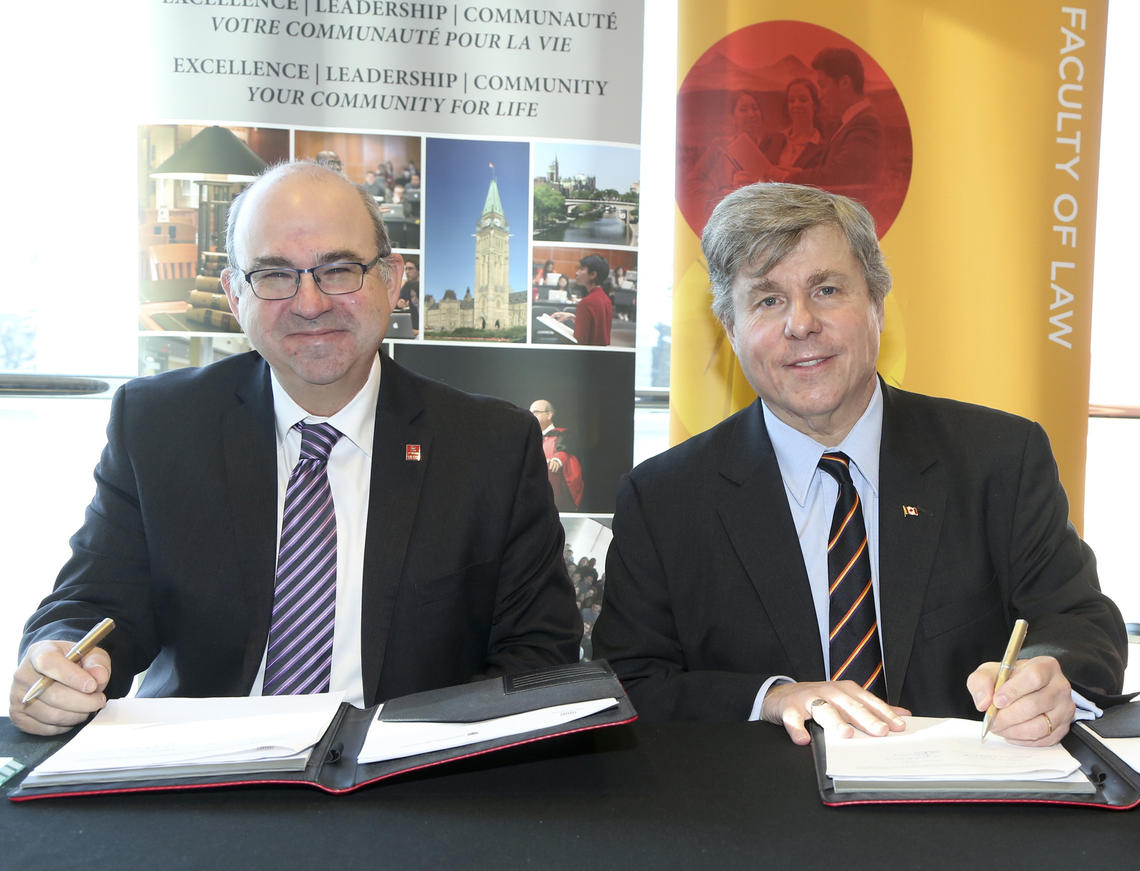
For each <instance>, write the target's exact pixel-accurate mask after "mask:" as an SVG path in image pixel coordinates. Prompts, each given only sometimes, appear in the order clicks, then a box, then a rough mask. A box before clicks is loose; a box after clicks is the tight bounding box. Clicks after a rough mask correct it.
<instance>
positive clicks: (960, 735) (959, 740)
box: [827, 717, 1095, 792]
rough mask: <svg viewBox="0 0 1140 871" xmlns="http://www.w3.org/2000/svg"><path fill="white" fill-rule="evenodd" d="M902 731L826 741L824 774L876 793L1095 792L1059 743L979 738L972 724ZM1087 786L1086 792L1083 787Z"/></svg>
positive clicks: (938, 722) (910, 725) (920, 722)
mask: <svg viewBox="0 0 1140 871" xmlns="http://www.w3.org/2000/svg"><path fill="white" fill-rule="evenodd" d="M903 719H905V720H906V724H907V726H906V730H905V731H902V732H891V733H890V734H888V735H887V736H886V737H881V738H878V737H873V736H871V735H866V734H864V733H862V732H856V733H855V736H854V737H852V738H847V739H844V738H838V737H836V738H834V739H830V740H827V775H828V776H829V777H831V778H832V779H833V780H834V781H835V784H836V791H840V786H841V784H842V785H843V787H844V788H847V789H850V788H853V787H852V784H854V785H855V787H857V788H858V789H866V790H875V789H876V788H877V786H876V785H877V784H884V785H885V784H893V785H902V786H901V788H905V785H906V784H907V783H913V784H914V786H915V787H916V788H917V787H930V786H931V785H934V786H936V787H937V788H939V789H955V788H960V789H985V788H986V785H987V784H993V785H994V788H1001V789H1013V788H1017V787H1018V786H1020V788H1023V789H1033V788H1035V786H1036V785H1039V784H1040V785H1042V786H1047V785H1050V784H1053V785H1062V786H1064V785H1071V786H1064V788H1063V789H1062V791H1070V792H1081V791H1088V792H1092V791H1095V790H1093V789H1092V787H1091V784H1089V782H1088V779H1087V778H1086V777H1085V776H1084V775H1083V774H1081V770H1080V763H1079V762H1078V761H1077V760H1076V759H1075V758H1074V757H1073V756H1072V754H1071V753H1069V751H1068V750H1066V749H1065V748H1064V747H1062V746H1061V745H1060V744H1055V745H1053V746H1051V747H1024V746H1020V745H1017V744H1011V743H1009V742H1008V741H1006V740H1005V739H1004V738H1002V737H1000V736H998V735H994V734H992V733H991V734H990V735H988V736H987V737H986V739H985V740H984V741H983V740H981V732H982V726H981V723H978V722H976V721H974V720H960V719H954V718H945V719H944V718H935V717H904V718H903ZM1086 784H1088V787H1087V789H1086V787H1085V785H1086Z"/></svg>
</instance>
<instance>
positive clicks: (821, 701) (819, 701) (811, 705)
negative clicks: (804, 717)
mask: <svg viewBox="0 0 1140 871" xmlns="http://www.w3.org/2000/svg"><path fill="white" fill-rule="evenodd" d="M826 704H827V699H812V700H811V701H810V702H808V707H809V708H815V707H818V706H819V705H826Z"/></svg>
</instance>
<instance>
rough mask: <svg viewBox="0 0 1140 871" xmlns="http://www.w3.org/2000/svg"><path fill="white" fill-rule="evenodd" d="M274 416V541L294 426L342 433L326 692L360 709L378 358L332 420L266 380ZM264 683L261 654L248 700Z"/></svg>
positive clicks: (293, 452) (296, 453) (297, 441)
mask: <svg viewBox="0 0 1140 871" xmlns="http://www.w3.org/2000/svg"><path fill="white" fill-rule="evenodd" d="M270 380H271V382H272V387H273V413H274V417H275V418H276V431H277V541H278V546H280V542H281V517H282V514H284V511H285V490H286V488H287V487H288V485H289V476H290V475H291V474H292V472H293V467H294V466H296V465H297V461H298V459H300V456H301V433H300V432H299V431H297V430H296V429H294V426H295V425H296V424H297V423H299V422H301V421H304V422H305V423H329V424H331V425H332V426H334V427H336V429H337V430H338V431H339V432H340V433H341V437H340V439H339V440H338V441H337V443H336V444H335V445H334V446H333V449H332V452H331V453H330V454H329V460H328V466H327V468H328V476H329V487H330V489H331V490H332V496H333V506H334V510H335V512H336V550H337V557H336V622H335V626H334V630H333V651H332V674H331V678H330V681H329V689H330V690H333V691H340V692H343V693H344V694H345V695H344V700H345V701H346V702H348V703H350V704H353V705H356V706H357V707H364V679H363V673H362V670H361V639H360V622H361V601H362V596H363V585H364V536H365V531H366V528H367V524H368V492H369V485H370V483H371V480H372V437H373V433H374V431H375V428H376V405H377V402H378V401H379V398H380V357H379V355H378V356H377V357H376V359H375V360H373V361H372V369H371V371H370V372H369V373H368V380H367V381H366V382H365V383H364V386H363V387H362V388H361V389H360V392H359V393H357V394H356V396H354V397H353V398H352V400H351V401H350V402H349V403H348V405H346V406H345V407H344V408H342V409H341V410H340V411H338V412H337V413H336V414H334V415H333V416H332V417H317V416H315V415H312V414H309V413H308V412H307V411H305V409H303V408H301V406H299V405H297V403H296V402H294V401H293V399H292V397H290V396H289V394H288V393H286V392H285V388H284V387H282V386H281V383H280V382H279V381H278V380H277V376H276V375H271V379H270ZM264 680H265V653H264V652H263V653H262V655H261V667H260V668H259V669H258V671H257V677H256V678H255V679H254V682H253V689H252V690H251V691H250V694H251V695H255V696H257V695H261V690H262V686H263V685H264Z"/></svg>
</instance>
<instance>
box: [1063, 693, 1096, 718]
mask: <svg viewBox="0 0 1140 871" xmlns="http://www.w3.org/2000/svg"><path fill="white" fill-rule="evenodd" d="M1070 692H1071V693H1072V695H1073V704H1074V705H1076V706H1077V711H1076V713H1075V714H1073V722H1074V723H1075V722H1078V721H1079V720H1095V719H1097V718H1098V717H1102V716H1103V715H1104V711H1102V710H1101V709H1100V708H1099V707H1097V706H1096V705H1094V704H1093V703H1092V702H1090V701H1089V700H1088V699H1086V698H1085V697H1084V696H1082V695H1081V694H1080V693H1078V692H1077V691H1076V690H1070Z"/></svg>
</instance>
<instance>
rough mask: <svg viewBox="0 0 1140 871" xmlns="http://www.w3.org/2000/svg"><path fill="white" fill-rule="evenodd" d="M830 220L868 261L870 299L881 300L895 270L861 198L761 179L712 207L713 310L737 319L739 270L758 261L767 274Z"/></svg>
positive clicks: (707, 239)
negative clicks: (887, 260)
mask: <svg viewBox="0 0 1140 871" xmlns="http://www.w3.org/2000/svg"><path fill="white" fill-rule="evenodd" d="M826 224H830V225H832V226H835V227H838V228H839V230H840V231H841V232H842V233H843V235H844V236H846V237H847V242H848V244H849V245H850V246H851V253H852V254H854V255H855V259H856V260H858V261H859V263H860V265H861V266H862V267H863V277H864V279H866V282H867V290H868V291H870V294H871V300H872V301H873V302H874V303H876V304H878V305H881V304H882V302H883V300H884V299H885V298H886V295H887V293H889V292H890V289H891V273H890V272H889V271H888V270H887V266H886V263H884V262H883V252H882V249H880V248H879V240H878V237H877V236H876V235H875V219H874V218H872V217H871V214H870V213H869V212H868V211H867V210H866V209H865V208H863V206H861V205H860V204H859V203H857V202H855V201H854V200H852V199H848V198H847V197H842V196H840V195H839V194H833V193H831V192H830V191H825V190H820V189H819V188H813V187H805V186H804V185H795V184H783V183H780V182H761V183H758V184H752V185H748V186H747V187H742V188H739V189H738V190H735V191H733V192H732V193H730V194H729V195H728V196H726V197H725V198H724V199H723V200H721V201H720V203H718V204H717V207H716V208H715V209H713V213H712V215H711V216H710V217H709V220H708V223H707V224H705V230H704V233H702V234H701V250H702V251H703V252H704V255H705V260H706V261H707V262H708V267H709V282H710V284H711V285H712V293H713V302H712V308H713V314H715V315H716V316H717V317H718V318H719V319H720V321H721V323H722V324H724V325H725V326H726V327H731V326H732V324H733V314H734V312H733V300H732V283H733V281H734V280H735V279H736V275H737V273H738V272H739V271H740V270H741V269H742V268H745V267H747V266H749V265H750V264H757V265H758V266H759V267H760V268H759V274H760V275H762V276H763V275H767V274H768V273H769V272H771V271H772V270H773V269H774V268H775V267H776V265H777V264H779V262H780V261H781V260H783V259H784V258H785V257H786V256H787V255H788V254H790V253H791V252H792V251H793V250H794V249H795V247H796V246H797V245H799V243H800V240H801V239H802V238H803V235H804V233H806V232H807V231H808V230H810V229H811V228H812V227H818V226H821V225H826Z"/></svg>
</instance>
